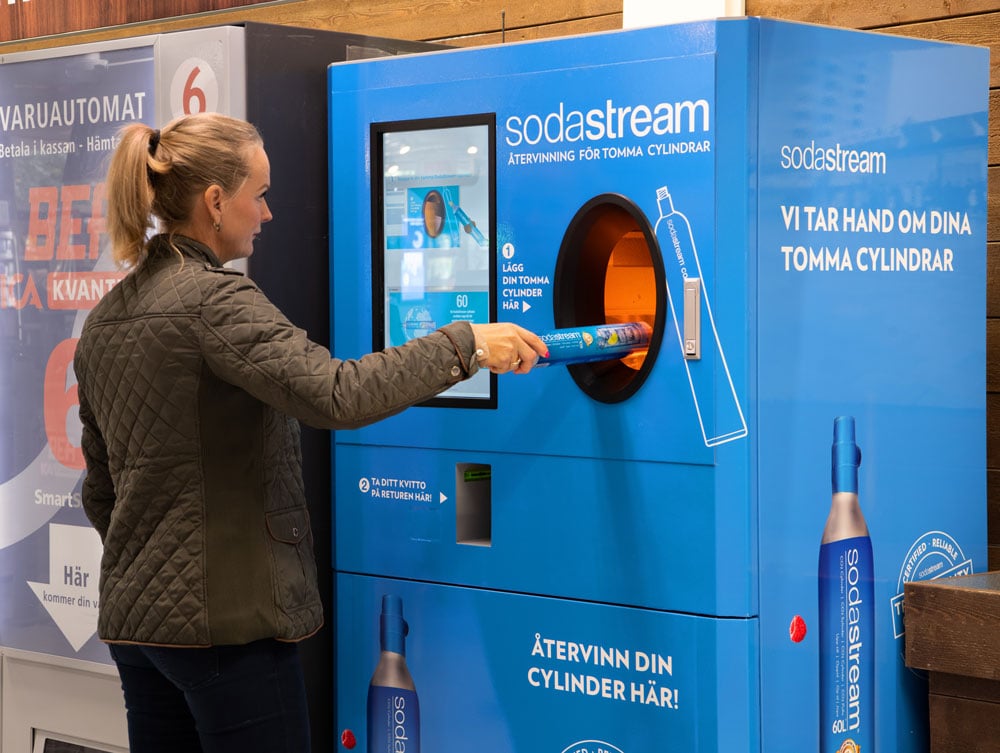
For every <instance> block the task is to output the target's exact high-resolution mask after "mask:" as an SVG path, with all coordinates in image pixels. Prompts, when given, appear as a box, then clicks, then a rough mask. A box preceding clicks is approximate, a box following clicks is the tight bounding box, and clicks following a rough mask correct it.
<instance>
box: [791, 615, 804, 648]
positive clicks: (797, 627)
mask: <svg viewBox="0 0 1000 753" xmlns="http://www.w3.org/2000/svg"><path fill="white" fill-rule="evenodd" d="M788 637H789V638H791V639H792V641H793V642H795V643H800V642H801V641H802V639H803V638H805V637H806V621H805V620H803V619H802V617H801V615H795V616H794V617H793V618H792V622H791V624H790V625H789V626H788Z"/></svg>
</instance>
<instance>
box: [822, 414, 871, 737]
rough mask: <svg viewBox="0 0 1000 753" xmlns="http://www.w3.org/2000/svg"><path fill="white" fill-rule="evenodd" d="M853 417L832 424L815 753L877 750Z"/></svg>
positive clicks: (865, 542)
mask: <svg viewBox="0 0 1000 753" xmlns="http://www.w3.org/2000/svg"><path fill="white" fill-rule="evenodd" d="M860 464H861V451H860V450H859V449H858V446H857V444H856V443H855V435H854V418H853V417H851V416H839V417H837V418H836V419H834V424H833V468H832V471H833V501H832V504H831V506H830V515H829V517H828V518H827V521H826V526H825V528H824V529H823V538H822V541H821V545H820V550H819V655H820V656H819V684H820V687H819V691H820V692H819V698H820V701H819V702H820V715H819V718H820V747H819V749H820V753H859V751H861V752H862V753H871V752H872V751H874V749H875V744H874V740H875V611H874V601H875V595H874V582H875V579H874V566H873V559H872V543H871V538H870V537H869V535H868V525H867V524H866V523H865V518H864V515H863V514H862V512H861V505H860V503H859V500H858V467H859V466H860Z"/></svg>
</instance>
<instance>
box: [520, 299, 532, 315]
mask: <svg viewBox="0 0 1000 753" xmlns="http://www.w3.org/2000/svg"><path fill="white" fill-rule="evenodd" d="M530 308H531V304H530V303H528V302H527V301H521V313H522V314H523V313H524V312H525V311H527V310H528V309H530Z"/></svg>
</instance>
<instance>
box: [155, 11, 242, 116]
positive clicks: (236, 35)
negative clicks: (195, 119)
mask: <svg viewBox="0 0 1000 753" xmlns="http://www.w3.org/2000/svg"><path fill="white" fill-rule="evenodd" d="M243 32H244V30H243V29H242V28H240V27H236V26H219V27H214V28H210V29H191V30H189V31H178V32H171V33H170V34H161V35H159V36H158V37H157V39H156V42H155V44H154V46H153V57H154V68H155V70H156V82H155V92H156V123H155V125H157V126H161V127H162V126H163V125H165V124H166V123H168V122H169V121H171V120H173V119H174V118H177V117H180V116H181V115H193V114H195V113H199V112H219V113H222V114H223V115H231V116H232V117H234V118H244V117H246V41H245V39H244V34H243Z"/></svg>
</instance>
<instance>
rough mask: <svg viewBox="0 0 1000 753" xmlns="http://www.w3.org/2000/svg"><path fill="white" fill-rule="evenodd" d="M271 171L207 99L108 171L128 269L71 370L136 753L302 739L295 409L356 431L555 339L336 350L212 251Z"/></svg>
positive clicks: (226, 246) (241, 244)
mask: <svg viewBox="0 0 1000 753" xmlns="http://www.w3.org/2000/svg"><path fill="white" fill-rule="evenodd" d="M269 183H270V168H269V164H268V159H267V154H266V152H265V151H264V147H263V143H262V141H261V138H260V135H259V134H258V132H257V131H256V129H255V128H254V127H253V126H252V125H250V124H248V123H246V122H243V121H239V120H234V119H232V118H228V117H225V116H221V115H215V114H203V115H195V116H187V117H183V118H179V119H177V120H175V121H173V122H171V123H170V124H168V125H167V126H165V127H164V128H163V130H162V131H156V130H153V129H151V128H149V127H147V126H145V125H141V124H133V125H130V126H127V127H126V128H125V129H124V130H123V131H122V134H121V141H120V143H119V145H118V147H117V149H116V150H115V153H114V155H113V156H112V160H111V164H110V168H109V172H108V179H107V188H108V232H109V234H110V237H111V242H112V246H113V253H114V256H115V259H116V261H117V262H118V263H119V264H120V265H122V266H124V267H127V268H129V269H130V272H129V274H128V275H127V276H126V277H125V279H123V280H122V281H121V282H120V283H119V284H118V285H117V286H116V287H115V288H114V289H113V290H112V291H110V292H109V293H108V294H107V295H106V296H105V297H104V298H103V299H102V300H101V302H100V303H99V304H98V305H97V306H96V307H95V308H94V309H93V311H92V312H91V313H90V315H89V316H88V318H87V321H86V323H85V325H84V328H83V332H82V334H81V337H80V341H79V343H78V345H77V350H76V356H75V361H74V367H75V370H76V373H77V378H78V382H79V399H80V418H81V420H82V423H83V451H84V456H85V458H86V461H87V475H86V478H85V480H84V484H83V506H84V509H85V511H86V513H87V516H88V518H89V519H90V521H91V522H92V523H93V525H94V526H95V528H96V529H97V531H98V532H99V533H100V535H101V539H102V541H103V542H104V555H103V559H102V564H101V588H100V598H101V601H100V609H99V620H98V622H99V624H98V633H99V635H100V637H101V639H102V640H104V641H107V642H108V643H109V644H110V646H111V654H112V656H113V658H114V660H115V662H116V664H117V666H118V669H119V673H120V675H121V680H122V688H123V690H124V695H125V704H126V708H127V710H128V728H129V742H130V749H131V751H132V753H146V752H147V751H171V753H178V752H179V751H199V750H203V751H240V753H252V752H253V751H262V752H263V751H266V752H267V753H279V752H280V751H289V752H292V751H294V752H295V753H306V752H307V751H308V750H309V732H308V719H307V706H306V699H305V691H304V685H303V681H302V675H301V668H300V665H299V661H298V654H297V650H296V643H295V642H296V641H299V640H301V639H303V638H306V637H308V636H309V635H311V634H313V633H315V632H316V631H317V630H318V629H319V628H320V626H321V623H322V607H321V603H320V596H319V593H318V590H317V587H316V567H315V563H314V560H313V554H312V534H311V532H310V528H309V518H308V513H307V511H306V504H305V499H304V494H303V489H302V479H301V467H300V459H299V457H300V455H299V438H298V421H304V422H306V423H307V424H310V425H312V426H316V427H321V428H328V429H349V428H353V427H358V426H363V425H365V424H368V423H371V422H374V421H377V420H379V419H382V418H385V417H387V416H390V415H393V414H394V413H398V412H399V411H401V410H403V409H405V408H406V407H408V406H410V405H413V404H414V403H418V402H421V401H423V400H426V399H427V398H430V397H431V396H433V395H435V394H437V393H438V392H440V391H442V390H444V389H446V388H448V387H450V386H451V385H453V384H455V383H456V382H458V381H460V380H462V379H465V378H467V377H469V376H470V375H471V374H473V373H475V371H476V370H477V369H478V368H480V367H486V368H489V369H491V370H492V371H494V372H498V373H500V372H508V371H514V372H516V373H520V374H524V373H526V372H528V371H529V370H530V369H531V367H532V366H534V364H535V362H536V361H537V359H538V356H539V355H544V354H545V353H546V349H545V346H544V344H543V343H542V341H541V340H540V339H539V338H538V337H536V336H535V335H534V334H532V333H530V332H528V331H526V330H524V329H522V328H520V327H517V326H514V325H510V324H489V325H470V324H468V323H464V322H463V323H455V324H450V325H447V326H445V327H442V328H441V329H439V330H437V331H436V332H434V333H432V334H430V335H428V336H426V337H423V338H420V339H417V340H413V341H411V342H409V343H407V344H406V345H404V346H402V347H400V348H390V349H388V350H386V351H384V352H382V353H375V354H370V355H367V356H365V357H363V358H361V359H359V360H355V361H340V360H337V359H334V358H331V356H330V353H329V352H328V351H327V350H326V349H324V348H323V347H321V346H319V345H317V344H315V343H313V342H311V341H309V340H308V338H307V337H306V333H305V332H303V331H302V330H299V329H297V328H295V327H294V326H293V325H292V324H291V323H290V322H289V321H288V320H287V319H286V318H285V317H284V316H283V315H282V314H281V312H280V311H278V310H277V309H276V308H275V307H274V306H273V305H272V304H271V303H270V302H269V301H268V300H267V298H266V297H265V296H264V295H263V293H262V292H261V291H260V290H259V289H258V288H257V286H256V285H255V284H254V283H253V282H252V281H251V280H248V279H247V278H246V277H245V276H244V275H242V274H241V273H239V272H236V271H233V270H231V269H228V268H226V267H224V266H223V265H224V264H225V263H226V262H230V261H233V260H234V259H240V258H245V257H248V256H250V255H251V254H252V253H253V243H254V240H255V239H256V237H257V236H258V234H259V233H260V232H261V226H262V225H263V224H264V223H266V222H267V221H269V220H270V219H271V212H270V210H269V209H268V205H267V200H266V194H267V190H268V186H269ZM151 216H152V217H155V218H156V219H157V220H158V221H159V230H160V234H159V235H155V236H154V237H152V238H151V239H148V240H147V237H148V235H147V234H148V230H149V222H150V217H151Z"/></svg>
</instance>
